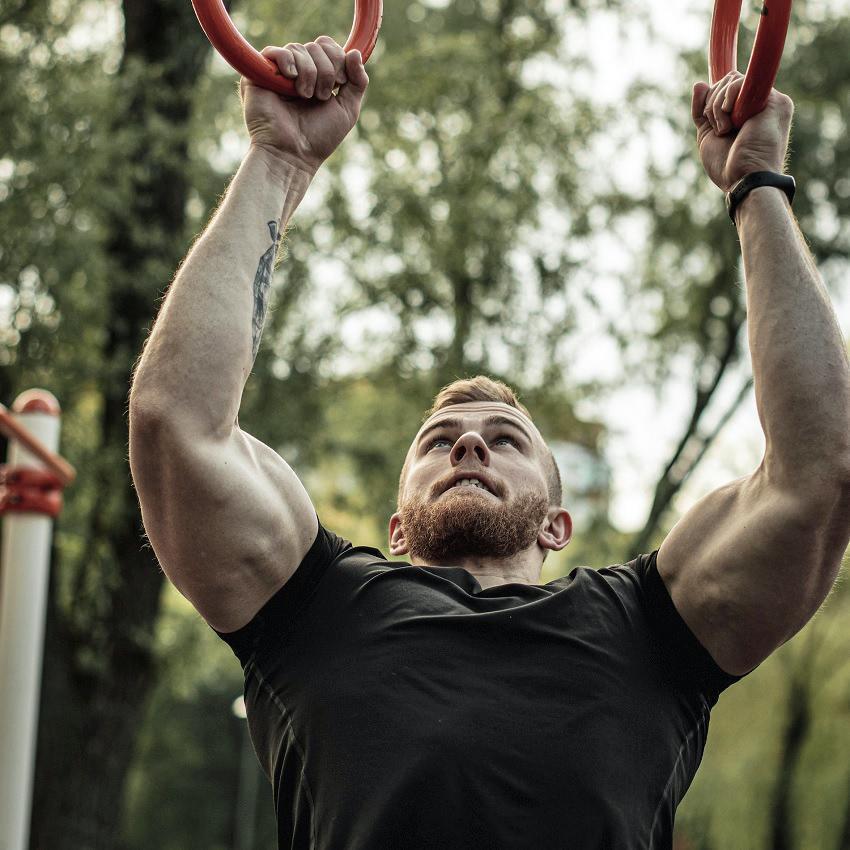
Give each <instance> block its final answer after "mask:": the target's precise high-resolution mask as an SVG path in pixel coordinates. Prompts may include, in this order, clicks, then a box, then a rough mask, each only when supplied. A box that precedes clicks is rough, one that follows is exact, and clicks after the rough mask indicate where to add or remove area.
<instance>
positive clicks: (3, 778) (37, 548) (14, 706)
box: [0, 390, 76, 850]
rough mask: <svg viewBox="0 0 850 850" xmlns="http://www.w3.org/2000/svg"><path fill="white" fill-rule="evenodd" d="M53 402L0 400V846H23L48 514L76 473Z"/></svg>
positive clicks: (33, 397)
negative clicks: (0, 443)
mask: <svg viewBox="0 0 850 850" xmlns="http://www.w3.org/2000/svg"><path fill="white" fill-rule="evenodd" d="M59 416H60V410H59V403H58V402H57V401H56V399H55V398H54V396H53V395H51V394H50V393H49V392H47V391H46V390H27V392H25V393H22V394H21V395H20V396H18V398H17V399H15V403H14V404H13V405H12V413H9V412H8V411H7V410H6V408H5V407H4V406H3V405H2V404H0V433H2V434H4V435H5V436H6V437H8V439H9V462H8V463H7V464H4V465H2V466H0V516H2V523H3V545H2V547H0V753H2V754H3V755H2V758H0V847H2V848H3V850H25V849H26V848H27V847H29V825H30V809H31V801H32V780H33V773H34V770H35V749H36V731H37V729H38V704H39V691H40V688H41V665H42V644H43V639H44V612H45V607H46V604H47V587H48V575H49V571H50V542H51V539H52V535H53V520H54V518H55V517H57V516H58V515H59V512H60V511H61V510H62V488H63V487H64V486H65V485H66V484H70V483H71V482H72V481H73V480H74V476H75V475H76V472H75V470H74V468H73V467H72V466H71V464H70V463H68V461H66V460H65V459H64V458H62V457H60V456H59V455H58V454H56V448H57V446H58V445H59V425H60V420H59Z"/></svg>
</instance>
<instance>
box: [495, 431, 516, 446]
mask: <svg viewBox="0 0 850 850" xmlns="http://www.w3.org/2000/svg"><path fill="white" fill-rule="evenodd" d="M502 440H507V441H508V442H509V443H510V444H511V445H512V446H514V447H517V446H519V443H518V442H517V441H516V440H515V439H514V438H513V437H509V436H508V435H507V434H502V435H500V436H499V437H496V439H495V440H494V441H493V444H494V445H495V444H496V443H501V442H502Z"/></svg>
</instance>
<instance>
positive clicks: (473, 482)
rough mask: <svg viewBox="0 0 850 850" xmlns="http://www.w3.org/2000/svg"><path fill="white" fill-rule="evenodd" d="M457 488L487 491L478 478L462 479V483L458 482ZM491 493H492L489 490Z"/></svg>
mask: <svg viewBox="0 0 850 850" xmlns="http://www.w3.org/2000/svg"><path fill="white" fill-rule="evenodd" d="M454 486H455V487H478V488H479V489H481V490H487V487H485V486H484V485H483V484H482V483H481V482H480V481H479V480H478V479H477V478H461V479H460V481H458V482H456V483H455V485H454ZM487 492H488V493H489V492H490V491H489V490H487Z"/></svg>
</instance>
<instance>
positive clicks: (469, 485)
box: [443, 476, 496, 496]
mask: <svg viewBox="0 0 850 850" xmlns="http://www.w3.org/2000/svg"><path fill="white" fill-rule="evenodd" d="M455 490H459V491H462V492H465V493H487V494H489V495H490V496H495V495H496V494H495V493H494V492H493V491H492V490H491V489H490V488H489V487H488V486H487V485H486V484H485V483H484V482H483V481H482V480H481V479H480V478H476V477H475V476H470V477H469V478H459V479H458V480H457V481H455V482H454V483H453V484H450V485H449V486H448V487H447V488H446V489H445V490H444V491H443V492H444V493H451V492H454V491H455Z"/></svg>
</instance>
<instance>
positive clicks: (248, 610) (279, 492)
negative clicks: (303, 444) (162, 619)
mask: <svg viewBox="0 0 850 850" xmlns="http://www.w3.org/2000/svg"><path fill="white" fill-rule="evenodd" d="M131 467H132V469H133V478H134V481H135V484H136V489H137V491H138V494H139V500H140V503H141V508H142V519H143V521H144V525H145V531H146V533H147V536H148V539H149V540H150V542H151V545H152V547H153V550H154V552H155V554H156V556H157V558H158V560H159V562H160V565H161V566H162V568H163V571H164V572H165V574H166V575H167V576H168V578H169V580H170V581H171V582H172V583H173V584H174V585H175V587H177V589H178V590H179V591H180V592H181V593H182V594H183V595H184V596H185V597H186V598H187V599H189V601H191V602H192V604H193V605H194V606H195V608H197V610H198V611H199V613H200V614H201V615H202V616H203V617H204V618H205V619H206V620H207V622H209V624H210V625H211V626H213V627H214V628H216V629H218V630H219V631H222V632H228V631H233V630H235V629H238V628H240V627H241V626H242V625H244V624H245V623H247V622H248V621H249V620H250V619H251V618H252V617H253V615H254V614H255V613H256V612H257V611H258V610H259V609H260V608H261V607H262V605H263V604H264V603H265V602H266V601H267V600H268V599H269V598H270V597H271V596H272V594H273V593H274V592H275V591H276V590H278V589H279V588H280V587H282V586H283V584H284V583H285V582H286V581H287V580H288V579H289V577H290V576H291V575H292V574H293V573H294V571H295V569H296V568H297V567H298V565H299V563H300V562H301V560H302V559H303V557H304V555H305V554H306V552H307V551H308V550H309V548H310V546H311V544H312V543H313V540H314V539H315V537H316V534H317V532H318V520H317V518H316V513H315V510H314V508H313V505H312V503H311V501H310V497H309V496H308V494H307V492H306V490H305V489H304V487H303V485H302V484H301V482H300V481H299V480H298V477H297V476H296V475H295V473H294V472H293V470H292V469H291V468H290V467H289V465H288V464H287V463H286V462H285V461H284V460H283V458H281V457H280V456H279V455H278V454H277V453H276V452H274V451H273V450H272V449H270V448H269V447H268V446H266V445H264V444H263V443H261V442H260V441H259V440H256V439H255V438H253V437H251V436H250V435H249V434H246V433H245V432H244V431H241V430H240V429H238V428H235V429H234V430H233V431H232V432H231V433H230V434H229V435H228V436H226V437H223V438H220V439H212V438H206V439H197V438H192V436H190V435H187V434H185V433H182V432H180V431H179V430H177V429H175V430H174V431H170V430H169V429H168V428H167V427H160V428H158V429H154V430H153V431H147V432H144V431H143V432H142V433H141V434H140V435H139V436H137V437H136V439H132V438H131Z"/></svg>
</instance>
